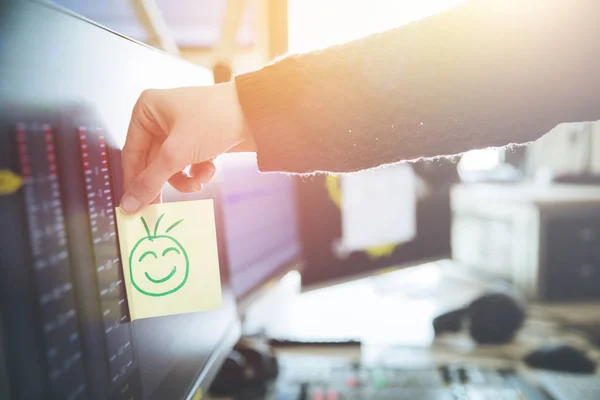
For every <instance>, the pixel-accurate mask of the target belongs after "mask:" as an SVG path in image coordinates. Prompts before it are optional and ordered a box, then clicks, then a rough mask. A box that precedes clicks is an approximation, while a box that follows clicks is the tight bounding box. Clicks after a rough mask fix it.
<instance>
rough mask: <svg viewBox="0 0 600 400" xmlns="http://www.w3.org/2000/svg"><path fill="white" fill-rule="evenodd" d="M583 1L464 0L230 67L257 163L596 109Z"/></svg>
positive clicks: (501, 128)
mask: <svg viewBox="0 0 600 400" xmlns="http://www.w3.org/2000/svg"><path fill="white" fill-rule="evenodd" d="M599 4H600V2H597V1H595V0H556V1H551V2H549V1H547V0H475V1H471V2H469V3H466V4H463V5H461V6H459V7H456V8H453V9H451V10H448V11H446V12H444V13H441V14H438V15H435V16H432V17H429V18H426V19H424V20H421V21H417V22H413V23H411V24H408V25H405V26H403V27H400V28H397V29H394V30H391V31H387V32H383V33H379V34H375V35H372V36H369V37H366V38H364V39H361V40H357V41H354V42H350V43H347V44H343V45H338V46H334V47H330V48H327V49H324V50H321V51H317V52H312V53H307V54H301V55H291V56H288V57H286V58H283V59H281V60H279V61H276V62H274V63H272V64H270V65H267V66H266V67H264V68H262V69H260V70H258V71H254V72H250V73H246V74H242V75H238V76H237V77H236V78H235V81H236V87H237V91H238V98H239V101H240V104H241V106H242V110H243V112H244V114H245V117H246V119H247V121H248V124H249V126H250V129H251V131H252V133H253V135H254V139H255V142H256V145H257V153H258V162H259V168H260V169H261V170H262V171H285V172H295V173H309V172H315V171H328V172H351V171H356V170H360V169H365V168H371V167H375V166H378V165H381V164H388V163H394V162H399V161H404V160H415V159H419V158H423V157H434V156H439V155H453V154H458V153H461V152H464V151H466V150H470V149H475V148H485V147H491V146H503V145H507V144H511V143H525V142H529V141H533V140H535V139H537V138H539V137H540V136H542V135H543V134H545V133H546V132H548V131H550V130H551V129H552V128H553V127H554V126H556V125H557V124H559V123H562V122H571V121H584V120H595V119H600V106H598V104H599V103H598V101H597V100H596V96H597V95H598V94H600V72H599V71H600V68H599V67H600V41H599V40H597V38H598V37H600V36H599V33H600V32H599V28H598V27H597V25H598V24H597V23H596V21H594V19H595V17H593V16H594V15H598V12H599V11H600V6H599Z"/></svg>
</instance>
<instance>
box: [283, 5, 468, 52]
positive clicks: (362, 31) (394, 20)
mask: <svg viewBox="0 0 600 400" xmlns="http://www.w3.org/2000/svg"><path fill="white" fill-rule="evenodd" d="M461 2H462V0H369V1H365V0H289V48H290V51H291V52H294V53H299V52H306V51H310V50H315V49H320V48H323V47H327V46H330V45H333V44H337V43H343V42H347V41H350V40H354V39H358V38H360V37H362V36H365V35H369V34H371V33H375V32H380V31H384V30H388V29H392V28H395V27H398V26H401V25H404V24H406V23H408V22H411V21H415V20H418V19H422V18H425V17H427V16H429V15H432V14H435V13H438V12H440V11H443V10H445V9H448V8H450V7H452V6H455V5H457V4H459V3H461Z"/></svg>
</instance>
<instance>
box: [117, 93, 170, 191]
mask: <svg viewBox="0 0 600 400" xmlns="http://www.w3.org/2000/svg"><path fill="white" fill-rule="evenodd" d="M153 97H154V95H153V94H152V91H145V92H143V93H142V95H141V96H140V98H139V99H138V101H137V102H136V104H135V106H134V108H133V112H132V115H131V122H130V123H129V128H128V131H127V140H126V142H125V146H124V147H123V157H122V165H123V167H122V168H123V187H124V189H125V190H127V189H128V188H129V185H130V184H131V182H132V181H133V180H134V179H135V177H136V176H138V175H139V174H140V173H141V172H142V171H143V170H144V169H145V168H146V166H147V164H148V160H149V159H150V158H149V155H151V153H155V152H156V150H157V149H152V147H153V146H157V145H158V146H160V143H161V142H162V141H163V140H164V137H165V134H164V132H162V130H161V129H160V126H159V125H158V123H157V122H156V120H155V119H154V117H153V116H152V112H151V111H150V108H149V107H150V105H149V104H150V102H151V101H152V98H153ZM151 150H154V151H151Z"/></svg>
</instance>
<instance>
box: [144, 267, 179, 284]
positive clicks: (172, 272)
mask: <svg viewBox="0 0 600 400" xmlns="http://www.w3.org/2000/svg"><path fill="white" fill-rule="evenodd" d="M176 271H177V266H173V269H172V270H171V272H169V275H167V276H165V277H164V278H162V279H154V278H152V277H151V276H150V275H148V273H147V272H144V275H146V278H148V280H149V281H150V282H152V283H163V282H165V281H168V280H169V279H171V277H172V276H173V275H175V272H176Z"/></svg>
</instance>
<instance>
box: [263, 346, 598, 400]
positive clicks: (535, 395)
mask: <svg viewBox="0 0 600 400" xmlns="http://www.w3.org/2000/svg"><path fill="white" fill-rule="evenodd" d="M311 358H312V357H311ZM265 398H266V399H268V400H470V399H476V400H487V399H489V400H550V398H549V397H548V396H546V395H545V394H543V393H542V392H540V391H538V390H537V389H535V388H534V387H532V386H530V385H529V384H527V383H526V382H525V381H524V380H522V379H521V378H519V377H518V376H517V374H515V373H514V372H513V371H511V370H499V369H490V368H481V367H477V366H459V365H444V366H440V367H431V368H419V369H406V368H391V367H381V368H375V367H364V366H361V365H359V364H348V363H344V362H340V363H337V365H334V364H332V363H329V362H319V361H315V360H313V361H308V362H306V363H303V362H302V361H299V360H298V358H296V357H294V359H293V360H290V361H289V362H288V361H286V360H285V359H284V358H281V359H280V374H279V377H278V379H277V380H276V381H275V382H274V384H273V387H272V390H270V392H269V394H268V395H267V396H266V397H265ZM598 399H600V397H599V398H596V400H598ZM561 400H562V399H561Z"/></svg>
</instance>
